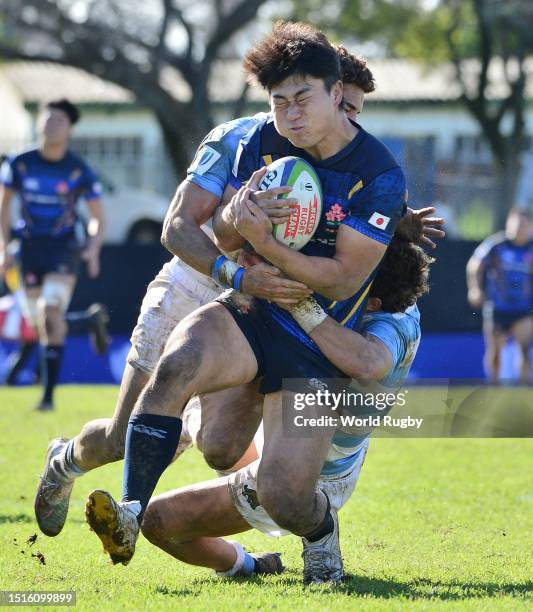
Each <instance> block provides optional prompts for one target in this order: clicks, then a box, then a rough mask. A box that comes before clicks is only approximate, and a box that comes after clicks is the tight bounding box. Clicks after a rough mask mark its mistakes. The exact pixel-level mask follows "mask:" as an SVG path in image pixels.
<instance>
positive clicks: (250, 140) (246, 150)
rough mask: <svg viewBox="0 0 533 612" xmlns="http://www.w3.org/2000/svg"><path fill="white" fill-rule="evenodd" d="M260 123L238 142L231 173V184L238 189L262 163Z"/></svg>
mask: <svg viewBox="0 0 533 612" xmlns="http://www.w3.org/2000/svg"><path fill="white" fill-rule="evenodd" d="M261 128H262V124H259V125H256V126H255V127H254V128H252V129H251V130H250V131H249V132H248V133H247V134H246V135H245V136H244V137H243V138H241V141H240V143H239V147H238V149H237V155H236V156H235V163H234V164H233V170H232V174H231V185H232V187H235V189H240V188H241V187H242V186H243V184H244V183H246V181H247V180H248V179H249V178H250V177H251V176H252V174H253V173H254V172H255V171H256V170H259V168H261V167H262V166H263V165H264V164H263V162H262V159H261Z"/></svg>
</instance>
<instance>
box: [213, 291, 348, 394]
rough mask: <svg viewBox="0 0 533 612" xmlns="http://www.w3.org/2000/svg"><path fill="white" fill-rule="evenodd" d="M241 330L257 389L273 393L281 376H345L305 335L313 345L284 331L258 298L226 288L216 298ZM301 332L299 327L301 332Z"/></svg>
mask: <svg viewBox="0 0 533 612" xmlns="http://www.w3.org/2000/svg"><path fill="white" fill-rule="evenodd" d="M216 301H217V302H219V303H220V304H222V305H223V306H224V307H225V308H226V309H227V310H228V311H229V313H230V314H231V315H232V316H233V319H234V320H235V322H236V323H237V325H238V326H239V329H240V330H241V331H242V333H243V334H244V336H245V337H246V339H247V340H248V343H249V344H250V347H251V348H252V351H253V352H254V355H255V358H256V360H257V366H258V373H257V377H258V378H260V383H259V392H260V393H263V394H267V393H275V392H276V391H280V390H281V388H282V379H284V378H346V379H348V377H347V376H346V374H344V373H343V372H341V371H340V370H339V369H338V368H336V367H335V366H334V365H333V364H332V363H331V362H330V361H328V360H327V359H326V357H325V356H324V354H323V353H322V352H321V351H320V349H319V348H318V346H317V345H316V344H315V343H314V342H313V341H312V340H311V339H310V338H309V337H308V336H307V338H308V341H309V343H310V344H312V345H313V348H311V347H310V346H307V345H306V344H304V343H303V342H302V341H301V340H299V339H298V338H297V337H296V336H294V335H293V334H291V333H290V332H288V331H287V330H286V329H285V328H284V327H283V326H282V325H281V324H280V323H279V322H278V321H276V320H275V319H274V318H273V317H272V314H271V312H270V311H269V310H268V308H267V307H266V306H265V304H264V303H263V302H262V301H261V300H256V299H255V298H252V297H250V296H247V295H246V296H244V295H242V294H240V293H236V292H226V293H224V294H223V295H221V296H220V297H219V298H218V299H217V300H216ZM301 333H302V334H303V333H304V332H303V330H302V332H301Z"/></svg>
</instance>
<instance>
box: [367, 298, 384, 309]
mask: <svg viewBox="0 0 533 612" xmlns="http://www.w3.org/2000/svg"><path fill="white" fill-rule="evenodd" d="M366 310H367V312H377V311H378V310H381V300H380V299H379V298H378V297H369V298H368V302H367V303H366Z"/></svg>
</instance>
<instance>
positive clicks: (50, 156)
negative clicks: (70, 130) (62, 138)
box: [39, 141, 68, 161]
mask: <svg viewBox="0 0 533 612" xmlns="http://www.w3.org/2000/svg"><path fill="white" fill-rule="evenodd" d="M67 148H68V142H66V143H58V144H56V143H49V142H44V141H41V142H40V143H39V153H40V155H41V157H43V158H44V159H46V160H47V161H60V160H62V159H63V158H64V157H65V154H66V152H67Z"/></svg>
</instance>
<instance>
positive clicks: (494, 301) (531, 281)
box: [466, 208, 533, 384]
mask: <svg viewBox="0 0 533 612" xmlns="http://www.w3.org/2000/svg"><path fill="white" fill-rule="evenodd" d="M466 270H467V282H468V301H469V302H470V304H471V306H472V307H473V308H481V307H483V334H484V337H485V369H486V371H487V373H488V375H489V378H490V380H491V382H498V381H499V379H500V365H501V352H502V349H503V347H504V346H505V343H506V342H507V339H508V337H509V336H511V337H512V338H513V339H514V340H515V341H516V342H517V344H518V346H519V347H520V354H521V368H520V376H519V378H520V382H521V383H523V384H530V383H531V360H530V357H529V349H530V346H531V342H532V341H533V237H532V235H531V231H530V223H529V213H528V212H527V211H526V210H521V209H518V208H513V209H512V210H511V211H510V212H509V215H508V217H507V222H506V225H505V231H503V232H498V233H497V234H494V235H492V236H489V237H488V238H486V239H485V240H484V241H483V242H482V243H481V244H480V245H479V246H478V247H477V249H476V250H475V251H474V254H473V255H472V257H471V258H470V260H469V261H468V264H467V268H466Z"/></svg>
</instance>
